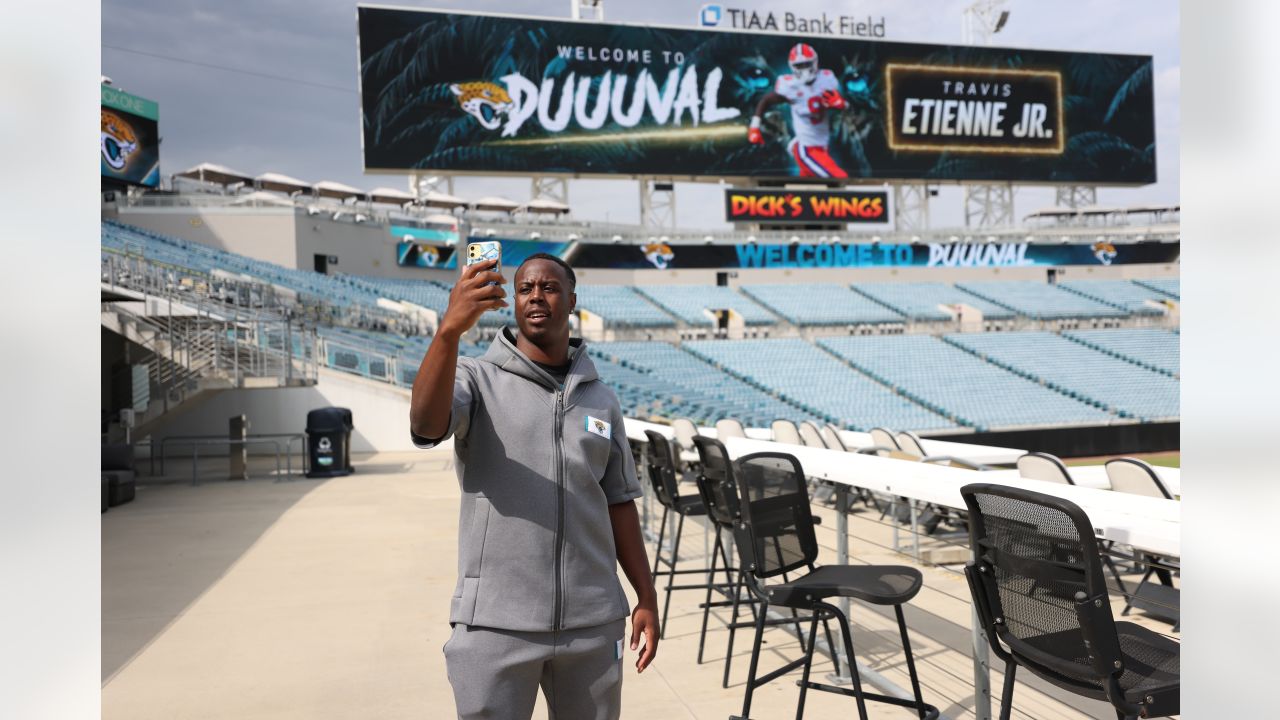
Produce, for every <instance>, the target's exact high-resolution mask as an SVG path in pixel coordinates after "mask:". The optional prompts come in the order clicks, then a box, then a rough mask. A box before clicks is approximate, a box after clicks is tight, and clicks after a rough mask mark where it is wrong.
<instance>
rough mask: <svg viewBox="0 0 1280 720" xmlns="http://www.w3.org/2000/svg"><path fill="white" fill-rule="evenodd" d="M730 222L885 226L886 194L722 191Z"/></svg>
mask: <svg viewBox="0 0 1280 720" xmlns="http://www.w3.org/2000/svg"><path fill="white" fill-rule="evenodd" d="M724 215H725V220H726V221H727V222H731V223H741V222H750V223H757V222H758V223H837V224H841V223H859V224H878V225H887V224H888V222H889V193H887V192H885V191H883V190H835V191H830V192H823V191H815V190H793V189H778V190H772V189H770V190H754V189H753V190H738V189H729V190H725V193H724Z"/></svg>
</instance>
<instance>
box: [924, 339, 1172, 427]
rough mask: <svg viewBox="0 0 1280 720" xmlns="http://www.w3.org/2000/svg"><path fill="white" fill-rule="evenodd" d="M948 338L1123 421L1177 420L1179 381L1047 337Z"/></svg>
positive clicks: (1076, 344) (1070, 343)
mask: <svg viewBox="0 0 1280 720" xmlns="http://www.w3.org/2000/svg"><path fill="white" fill-rule="evenodd" d="M944 339H945V340H946V341H947V342H949V343H951V344H953V345H955V346H957V347H961V348H964V349H966V350H968V351H970V352H972V353H974V354H976V355H978V356H979V357H981V358H984V359H986V360H989V361H990V362H993V363H995V364H997V365H999V366H1001V367H1004V368H1006V369H1008V370H1010V371H1012V372H1015V373H1018V374H1021V375H1024V376H1025V377H1028V378H1031V379H1032V380H1036V381H1039V382H1043V383H1044V384H1045V385H1046V386H1048V387H1050V388H1053V389H1055V390H1058V391H1059V392H1062V393H1065V394H1066V395H1068V396H1070V397H1073V398H1076V399H1078V400H1081V401H1084V402H1087V403H1090V404H1093V405H1095V406H1097V407H1100V408H1102V409H1104V410H1108V411H1112V412H1115V413H1117V414H1118V415H1120V416H1121V417H1129V418H1135V419H1139V420H1148V421H1151V420H1164V419H1169V418H1174V417H1177V416H1178V390H1179V383H1178V381H1177V380H1176V379H1174V378H1171V377H1169V376H1168V375H1163V374H1160V373H1158V372H1154V371H1152V370H1148V369H1146V368H1143V367H1139V366H1138V365H1136V364H1134V363H1132V362H1129V361H1127V360H1121V359H1120V358H1116V357H1112V356H1110V355H1105V354H1103V353H1100V352H1098V351H1096V350H1093V349H1091V348H1089V347H1086V346H1085V345H1083V344H1081V343H1078V342H1075V341H1073V340H1070V339H1068V338H1065V337H1063V336H1061V335H1055V334H1053V333H1048V332H1019V333H969V334H964V335H960V334H954V335H946V336H944Z"/></svg>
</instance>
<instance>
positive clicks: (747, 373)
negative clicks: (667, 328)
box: [684, 338, 957, 431]
mask: <svg viewBox="0 0 1280 720" xmlns="http://www.w3.org/2000/svg"><path fill="white" fill-rule="evenodd" d="M684 347H686V348H688V349H689V352H692V353H693V354H694V355H697V356H699V357H702V358H704V359H706V360H707V361H708V362H712V363H715V364H716V365H717V366H719V367H722V368H724V369H725V370H727V371H729V372H731V373H733V374H734V375H737V376H738V377H741V378H742V379H744V380H746V381H747V382H749V383H752V384H754V385H756V386H758V387H761V388H765V389H768V390H769V391H771V392H776V393H777V394H778V396H779V397H781V398H783V399H786V400H788V401H790V402H792V403H795V404H797V405H799V406H800V407H801V408H802V409H804V410H806V411H808V412H809V413H811V414H813V415H817V416H818V417H820V418H822V419H823V420H824V421H826V422H833V423H836V424H837V425H840V426H841V427H852V428H860V429H869V428H871V427H873V426H875V425H886V426H889V427H893V428H895V429H901V430H918V431H926V430H941V429H947V428H953V427H955V426H956V425H957V423H955V422H954V421H952V420H950V419H948V418H946V417H943V416H941V415H939V414H937V413H935V412H933V411H931V410H929V409H927V408H925V407H924V406H922V405H919V404H916V403H914V402H912V401H910V400H908V399H907V398H905V397H903V396H902V395H899V394H897V393H895V392H894V391H893V390H891V389H889V388H887V387H885V386H884V385H881V384H879V383H877V382H875V381H874V380H872V379H871V378H869V377H867V376H866V375H864V374H862V373H860V372H858V371H856V370H854V369H853V368H851V367H850V366H849V365H848V364H846V363H844V362H842V361H840V360H838V359H836V358H834V357H832V356H831V355H830V354H829V353H826V352H823V351H822V350H821V349H819V348H818V347H816V346H814V345H813V344H811V343H809V342H806V341H804V340H799V339H789V338H787V339H778V340H737V341H730V342H725V341H721V340H704V341H697V342H686V343H684Z"/></svg>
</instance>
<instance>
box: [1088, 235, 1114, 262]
mask: <svg viewBox="0 0 1280 720" xmlns="http://www.w3.org/2000/svg"><path fill="white" fill-rule="evenodd" d="M1116 255H1117V253H1116V246H1115V245H1113V244H1112V243H1110V242H1107V241H1106V240H1103V241H1100V242H1096V243H1094V244H1093V256H1094V257H1096V258H1098V262H1100V263H1102V264H1103V265H1110V264H1111V261H1112V260H1115V259H1116Z"/></svg>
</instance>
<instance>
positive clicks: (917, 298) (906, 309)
mask: <svg viewBox="0 0 1280 720" xmlns="http://www.w3.org/2000/svg"><path fill="white" fill-rule="evenodd" d="M853 289H854V290H855V291H857V292H860V293H862V294H863V295H866V296H867V297H869V298H871V299H872V300H875V301H876V302H878V303H881V304H883V305H886V306H888V307H891V308H893V309H894V310H896V311H897V312H899V313H901V314H902V315H904V316H906V317H908V318H911V319H912V320H925V321H936V320H950V319H951V314H950V313H947V312H945V311H943V310H941V309H940V308H939V307H938V306H939V305H956V304H960V303H963V304H965V305H968V306H970V307H973V308H977V309H978V310H980V311H981V312H982V316H983V318H984V319H986V320H1007V319H1009V318H1012V317H1014V313H1013V311H1012V310H1010V309H1009V308H1005V307H1001V306H999V305H996V304H995V303H993V302H988V301H987V300H983V299H982V298H980V297H977V296H975V295H970V294H969V293H967V292H965V291H963V290H960V289H959V288H956V287H954V286H951V285H947V284H946V283H940V282H902V283H859V284H857V285H854V286H853Z"/></svg>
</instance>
